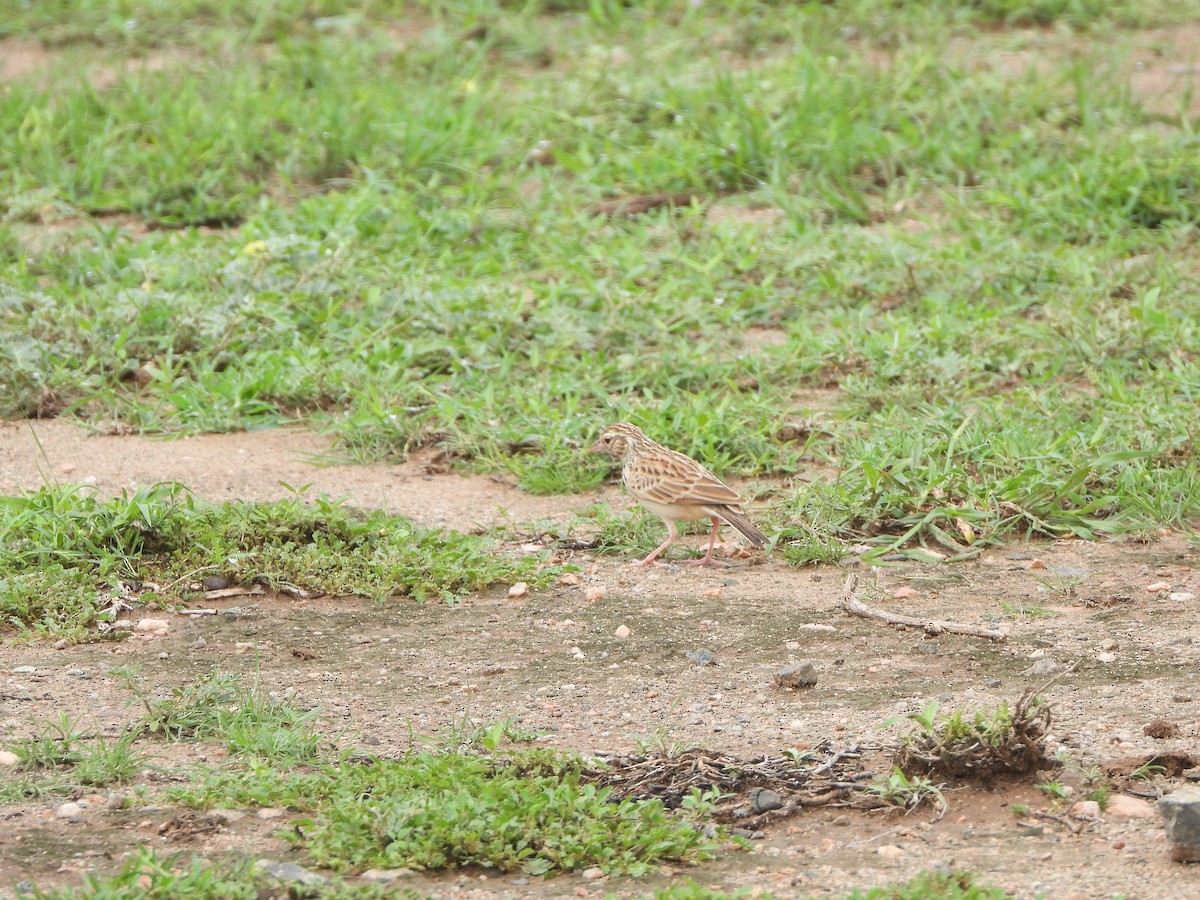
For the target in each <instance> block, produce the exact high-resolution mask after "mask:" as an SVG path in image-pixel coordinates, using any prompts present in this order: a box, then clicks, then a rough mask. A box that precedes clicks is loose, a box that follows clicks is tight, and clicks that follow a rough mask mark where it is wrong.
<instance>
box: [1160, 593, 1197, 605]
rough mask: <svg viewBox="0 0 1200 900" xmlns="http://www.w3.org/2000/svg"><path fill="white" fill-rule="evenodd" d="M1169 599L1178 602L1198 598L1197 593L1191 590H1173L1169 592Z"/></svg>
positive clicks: (1189, 601)
mask: <svg viewBox="0 0 1200 900" xmlns="http://www.w3.org/2000/svg"><path fill="white" fill-rule="evenodd" d="M1167 599H1168V600H1174V601H1176V602H1178V603H1191V602H1192V601H1193V600H1195V599H1196V595H1195V594H1193V593H1192V592H1191V591H1171V593H1169V594H1167Z"/></svg>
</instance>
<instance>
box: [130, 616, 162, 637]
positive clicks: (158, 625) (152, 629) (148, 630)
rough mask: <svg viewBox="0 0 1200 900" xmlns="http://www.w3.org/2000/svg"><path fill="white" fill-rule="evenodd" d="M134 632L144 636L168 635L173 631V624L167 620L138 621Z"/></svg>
mask: <svg viewBox="0 0 1200 900" xmlns="http://www.w3.org/2000/svg"><path fill="white" fill-rule="evenodd" d="M133 630H134V631H140V632H142V633H143V634H166V633H167V632H168V631H170V630H171V623H170V622H168V621H167V620H166V619H138V623H137V624H136V625H134V626H133Z"/></svg>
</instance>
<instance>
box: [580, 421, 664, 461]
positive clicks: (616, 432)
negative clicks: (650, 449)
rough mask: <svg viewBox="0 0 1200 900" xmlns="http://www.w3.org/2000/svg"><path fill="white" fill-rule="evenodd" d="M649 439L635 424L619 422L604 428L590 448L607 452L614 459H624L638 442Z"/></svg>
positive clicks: (642, 442)
mask: <svg viewBox="0 0 1200 900" xmlns="http://www.w3.org/2000/svg"><path fill="white" fill-rule="evenodd" d="M649 440H650V439H649V438H647V437H646V435H644V434H643V433H642V429H640V428H638V427H637V426H636V425H629V424H627V423H625V422H619V423H618V424H616V425H609V426H608V427H607V428H605V429H604V433H603V434H601V435H600V437H599V439H597V441H596V443H594V444H592V448H591V449H592V452H593V453H607V454H609V455H610V456H612V457H613V458H614V459H621V460H624V459H628V458H629V455H630V454H631V453H632V452H633V451H634V449H635V448H636V447H637V446H638V445H639V444H645V443H649Z"/></svg>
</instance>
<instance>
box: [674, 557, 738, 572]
mask: <svg viewBox="0 0 1200 900" xmlns="http://www.w3.org/2000/svg"><path fill="white" fill-rule="evenodd" d="M679 564H680V565H681V566H719V567H720V568H723V569H727V568H729V566H730V565H732V563H727V562H725V560H723V559H717V558H716V557H713V556H702V557H701V558H700V559H681V560H679Z"/></svg>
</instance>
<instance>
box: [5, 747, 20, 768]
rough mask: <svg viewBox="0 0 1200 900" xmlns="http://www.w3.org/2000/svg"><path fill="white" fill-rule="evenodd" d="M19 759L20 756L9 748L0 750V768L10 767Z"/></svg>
mask: <svg viewBox="0 0 1200 900" xmlns="http://www.w3.org/2000/svg"><path fill="white" fill-rule="evenodd" d="M20 761H21V757H19V756H17V754H15V753H13V752H12V751H11V750H0V768H4V769H11V768H12V767H13V766H15V765H16V764H17V763H19V762H20Z"/></svg>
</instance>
